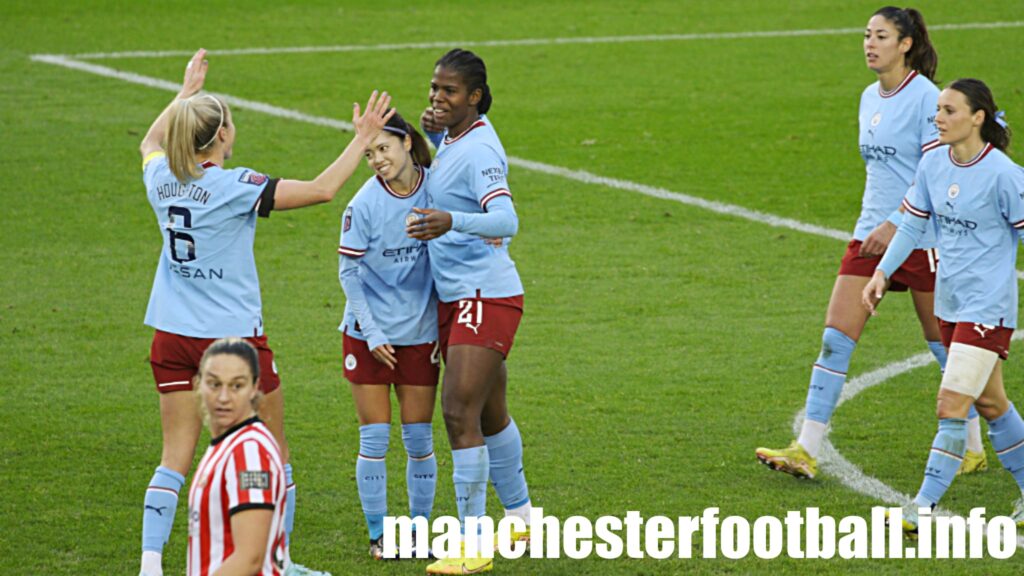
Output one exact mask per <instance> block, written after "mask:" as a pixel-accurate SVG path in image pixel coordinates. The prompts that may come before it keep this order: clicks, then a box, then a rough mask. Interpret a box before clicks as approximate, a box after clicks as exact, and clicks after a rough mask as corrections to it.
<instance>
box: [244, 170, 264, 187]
mask: <svg viewBox="0 0 1024 576" xmlns="http://www.w3.org/2000/svg"><path fill="white" fill-rule="evenodd" d="M238 181H239V182H241V183H242V184H252V185H253V186H261V185H262V184H264V183H265V182H266V181H267V175H266V174H260V173H259V172H253V171H252V170H246V171H245V172H242V175H241V176H239V177H238Z"/></svg>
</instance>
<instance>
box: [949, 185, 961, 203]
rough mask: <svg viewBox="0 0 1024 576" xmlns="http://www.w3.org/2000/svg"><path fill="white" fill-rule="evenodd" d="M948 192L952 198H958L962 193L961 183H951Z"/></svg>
mask: <svg viewBox="0 0 1024 576" xmlns="http://www.w3.org/2000/svg"><path fill="white" fill-rule="evenodd" d="M946 194H947V195H948V196H949V198H950V200H952V199H954V198H956V197H957V196H959V195H960V185H959V184H953V185H951V186H950V187H949V190H947V191H946Z"/></svg>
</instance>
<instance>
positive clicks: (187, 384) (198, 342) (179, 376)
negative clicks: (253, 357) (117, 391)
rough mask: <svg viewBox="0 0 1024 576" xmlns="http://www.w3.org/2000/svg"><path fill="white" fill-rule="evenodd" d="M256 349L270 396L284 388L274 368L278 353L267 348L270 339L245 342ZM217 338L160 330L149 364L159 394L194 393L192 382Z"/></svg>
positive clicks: (262, 381) (262, 384) (262, 380)
mask: <svg viewBox="0 0 1024 576" xmlns="http://www.w3.org/2000/svg"><path fill="white" fill-rule="evenodd" d="M243 340H245V341H246V342H248V343H249V344H252V345H253V347H254V348H256V352H258V353H259V360H260V390H262V391H263V393H264V394H269V393H271V392H273V391H274V390H277V389H278V387H280V386H281V378H280V377H278V375H277V366H276V365H275V364H274V351H273V350H271V349H270V346H269V345H267V335H266V334H264V335H263V336H255V337H252V338H243ZM216 341H217V338H193V337H191V336H181V335H178V334H171V333H170V332H164V331H163V330H157V331H156V333H154V334H153V345H152V346H151V347H150V351H149V364H150V366H151V367H152V368H153V378H154V379H155V380H156V391H157V392H160V393H161V394H166V393H167V392H178V391H179V390H191V389H192V379H193V378H194V377H195V375H196V373H198V372H199V360H200V359H202V357H203V352H206V349H207V348H208V347H209V346H210V344H213V343H214V342H216Z"/></svg>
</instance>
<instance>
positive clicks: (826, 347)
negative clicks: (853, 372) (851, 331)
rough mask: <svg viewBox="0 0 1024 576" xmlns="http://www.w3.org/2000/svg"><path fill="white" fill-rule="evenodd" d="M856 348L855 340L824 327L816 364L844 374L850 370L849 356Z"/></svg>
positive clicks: (840, 332)
mask: <svg viewBox="0 0 1024 576" xmlns="http://www.w3.org/2000/svg"><path fill="white" fill-rule="evenodd" d="M856 347H857V341H856V340H854V339H853V338H850V337H849V336H847V335H846V334H843V333H842V331H840V330H838V329H836V328H833V327H831V326H826V327H825V331H824V332H822V334H821V353H820V354H818V362H817V363H818V364H820V365H821V366H824V367H825V368H828V369H829V370H834V371H836V372H842V373H844V374H845V373H846V372H847V370H849V369H850V356H852V355H853V349H854V348H856Z"/></svg>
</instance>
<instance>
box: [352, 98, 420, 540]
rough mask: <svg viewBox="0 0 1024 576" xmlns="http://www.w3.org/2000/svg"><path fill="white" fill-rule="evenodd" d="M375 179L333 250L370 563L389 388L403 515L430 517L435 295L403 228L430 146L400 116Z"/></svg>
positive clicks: (377, 154) (375, 161)
mask: <svg viewBox="0 0 1024 576" xmlns="http://www.w3.org/2000/svg"><path fill="white" fill-rule="evenodd" d="M366 161H367V164H369V165H370V168H371V169H373V171H374V176H373V177H372V178H370V179H369V180H367V181H366V183H365V184H363V187H362V188H361V189H360V190H359V192H357V193H356V195H355V196H354V197H353V198H352V201H351V202H349V204H348V207H347V208H346V209H345V213H344V216H343V217H342V225H341V244H340V246H339V247H338V253H339V254H340V256H339V273H338V275H339V279H340V280H341V286H342V288H343V289H344V290H345V300H346V302H345V317H344V320H343V321H342V323H341V326H340V327H339V328H338V329H339V330H341V331H342V332H343V333H344V336H343V342H344V344H343V346H344V358H345V361H344V364H345V378H347V379H348V381H349V382H350V386H351V390H352V398H353V400H354V401H355V405H356V411H357V413H358V416H359V456H358V457H357V458H356V485H357V486H358V488H359V499H360V501H361V502H362V506H363V513H364V515H365V516H366V524H367V530H368V532H369V535H370V556H371V557H373V558H375V559H380V558H381V557H382V556H383V544H382V539H383V534H384V516H386V515H387V512H388V509H387V466H385V462H384V458H385V456H386V455H387V450H388V442H389V438H390V435H391V385H392V384H394V386H395V394H396V396H398V403H399V405H400V407H401V419H402V442H403V444H404V445H405V450H406V453H407V455H408V460H407V462H406V486H407V488H408V495H409V516H410V517H413V518H416V517H424V518H426V519H428V520H429V519H430V514H431V511H432V509H433V506H434V492H435V488H436V486H437V460H436V459H435V458H434V440H433V433H432V431H431V420H432V419H433V416H434V399H435V398H436V396H437V379H438V374H439V372H440V364H439V362H440V360H439V358H438V355H437V295H436V293H435V292H434V280H433V278H432V277H431V275H430V263H429V258H428V256H427V245H426V243H425V242H422V241H420V240H414V239H412V238H409V237H408V236H407V235H406V233H405V226H406V224H407V223H408V222H409V221H410V220H415V219H418V218H419V216H418V215H417V214H416V213H415V212H413V209H414V208H425V207H426V206H427V191H426V180H427V178H428V174H427V169H428V168H429V167H430V148H429V147H428V146H427V141H426V140H425V139H424V138H423V136H422V135H420V133H419V132H417V131H416V130H415V129H414V128H413V127H412V126H410V125H409V124H408V123H407V122H406V121H405V120H404V119H403V118H402V117H401V116H400V115H398V114H397V113H396V114H395V115H394V116H392V117H391V119H390V120H388V123H387V125H386V126H384V130H383V131H382V132H381V133H380V134H379V135H378V136H377V138H376V139H375V140H374V141H373V142H372V143H370V145H369V146H368V147H367V148H366Z"/></svg>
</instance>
